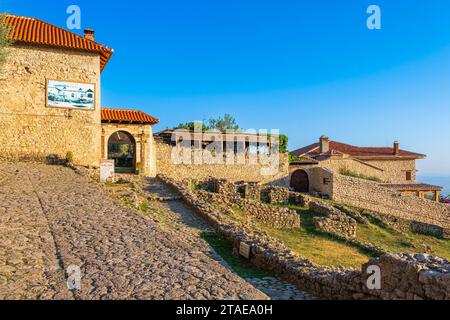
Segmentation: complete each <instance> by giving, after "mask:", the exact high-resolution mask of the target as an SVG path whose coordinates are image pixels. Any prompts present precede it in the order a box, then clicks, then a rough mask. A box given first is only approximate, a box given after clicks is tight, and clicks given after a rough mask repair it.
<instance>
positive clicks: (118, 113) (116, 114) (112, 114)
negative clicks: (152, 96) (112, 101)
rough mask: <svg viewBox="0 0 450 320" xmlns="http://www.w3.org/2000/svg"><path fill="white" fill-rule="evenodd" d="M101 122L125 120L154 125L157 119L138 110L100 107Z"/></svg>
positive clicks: (157, 121)
mask: <svg viewBox="0 0 450 320" xmlns="http://www.w3.org/2000/svg"><path fill="white" fill-rule="evenodd" d="M102 122H113V123H117V122H125V123H142V124H150V125H154V124H157V123H159V120H158V119H156V118H154V117H152V116H150V115H148V114H146V113H144V112H142V111H139V110H125V109H108V108H102Z"/></svg>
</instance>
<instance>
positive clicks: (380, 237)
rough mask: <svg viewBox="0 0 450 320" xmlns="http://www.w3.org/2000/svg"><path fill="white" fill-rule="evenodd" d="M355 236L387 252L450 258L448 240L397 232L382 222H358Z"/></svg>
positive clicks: (449, 243)
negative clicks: (427, 254) (426, 254)
mask: <svg viewBox="0 0 450 320" xmlns="http://www.w3.org/2000/svg"><path fill="white" fill-rule="evenodd" d="M356 238H357V240H360V241H366V242H370V243H372V244H374V245H377V246H380V247H382V248H384V249H385V250H387V251H389V252H394V253H401V252H408V253H424V252H426V253H430V254H433V255H438V256H440V257H443V258H446V259H450V240H446V239H439V238H436V237H433V236H427V235H422V234H417V233H413V232H405V233H403V232H398V231H396V230H394V229H392V228H391V227H389V226H385V225H383V224H375V223H371V224H369V225H362V224H358V226H357V232H356Z"/></svg>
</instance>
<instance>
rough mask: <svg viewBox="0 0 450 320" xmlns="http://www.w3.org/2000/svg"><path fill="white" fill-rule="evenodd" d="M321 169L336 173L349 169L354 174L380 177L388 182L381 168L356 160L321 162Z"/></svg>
mask: <svg viewBox="0 0 450 320" xmlns="http://www.w3.org/2000/svg"><path fill="white" fill-rule="evenodd" d="M320 167H323V168H328V169H330V170H331V171H334V172H338V173H339V172H340V171H341V170H342V169H347V170H350V171H352V172H355V173H358V174H363V175H366V176H368V177H378V178H380V179H382V180H383V181H387V177H386V175H385V173H384V171H383V170H382V169H381V168H378V167H374V166H372V165H368V164H367V163H364V162H362V161H358V160H356V159H352V158H348V159H345V158H344V159H329V160H325V161H322V162H320Z"/></svg>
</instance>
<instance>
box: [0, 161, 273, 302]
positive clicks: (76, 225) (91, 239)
mask: <svg viewBox="0 0 450 320" xmlns="http://www.w3.org/2000/svg"><path fill="white" fill-rule="evenodd" d="M181 209H182V208H181ZM172 211H173V212H176V211H177V208H176V207H172ZM181 211H183V210H181ZM205 227H206V226H205ZM71 265H75V266H79V267H80V268H81V274H82V282H81V290H78V291H76V292H73V293H72V292H69V291H68V290H67V287H66V283H65V272H64V270H66V269H67V268H68V267H69V266H71ZM7 298H8V299H266V298H267V296H266V295H264V294H263V293H261V292H260V291H259V290H257V289H255V288H254V287H253V286H252V285H250V284H249V283H247V282H246V281H244V280H243V279H241V278H240V277H238V276H236V275H235V274H233V273H232V272H230V271H229V270H228V269H227V268H226V267H225V266H223V265H222V264H221V263H219V262H218V261H215V259H213V258H211V257H210V256H208V255H206V254H205V253H204V252H203V250H200V249H198V248H196V247H195V246H192V245H189V241H185V240H183V239H177V238H176V237H173V236H172V234H171V233H169V232H167V231H165V230H163V229H162V228H161V227H160V225H159V223H157V222H155V221H152V219H149V218H146V217H143V216H142V214H138V212H137V211H136V210H134V209H126V208H124V207H123V206H121V205H120V204H119V203H118V202H116V201H114V200H112V199H111V197H109V196H108V195H106V193H105V192H104V191H103V190H102V189H101V188H100V187H99V186H97V185H95V184H93V183H90V182H89V181H88V179H87V178H85V177H83V176H80V175H78V174H76V173H75V172H74V171H72V170H71V169H68V168H63V167H54V166H46V165H41V164H25V163H20V164H10V163H2V162H0V299H7Z"/></svg>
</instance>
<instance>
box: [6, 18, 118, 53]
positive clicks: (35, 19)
mask: <svg viewBox="0 0 450 320" xmlns="http://www.w3.org/2000/svg"><path fill="white" fill-rule="evenodd" d="M6 15H7V16H8V15H9V16H12V17H16V18H22V19H29V20H34V21H39V22H41V23H43V24H46V25H50V26H52V27H55V28H57V29H59V30H62V31H65V32H70V33H72V34H73V35H75V36H76V37H78V38H80V39H82V40H86V41H88V42H91V43H95V44H97V45H99V46H101V47H104V48H106V49H107V50H111V51H113V52H114V49H112V48H110V47H108V46H106V45H104V44H102V43H100V42H98V41H95V40H90V39H88V38H85V37H83V36H82V35H80V34H78V33H76V32H73V31H71V30H68V29H65V28H63V27H60V26H58V25H56V24H53V23H50V22H47V21H44V20H42V19H39V18H35V17H26V16H18V15H15V14H6Z"/></svg>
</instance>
